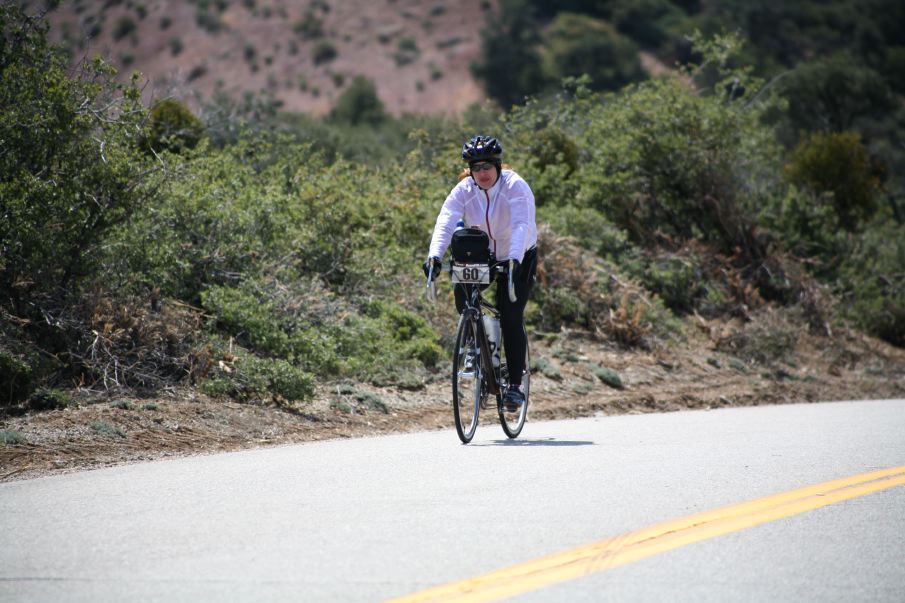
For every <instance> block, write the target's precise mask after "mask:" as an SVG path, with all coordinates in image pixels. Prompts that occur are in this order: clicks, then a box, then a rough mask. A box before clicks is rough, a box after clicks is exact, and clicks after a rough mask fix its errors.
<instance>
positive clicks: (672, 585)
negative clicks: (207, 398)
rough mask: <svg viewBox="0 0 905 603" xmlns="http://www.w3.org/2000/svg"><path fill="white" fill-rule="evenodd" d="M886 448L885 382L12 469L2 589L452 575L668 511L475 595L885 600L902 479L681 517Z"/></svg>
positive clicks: (1, 524)
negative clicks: (840, 392) (787, 397)
mask: <svg viewBox="0 0 905 603" xmlns="http://www.w3.org/2000/svg"><path fill="white" fill-rule="evenodd" d="M529 419H530V417H529ZM903 465H905V401H902V400H897V401H877V402H834V403H825V404H805V405H787V406H766V407H751V408H730V409H722V410H713V411H694V412H678V413H668V414H649V415H632V416H612V417H608V416H601V417H598V418H593V419H585V420H576V421H555V422H530V420H529V423H528V424H527V425H526V426H525V429H524V431H523V433H522V437H521V438H519V439H518V440H515V441H508V440H506V439H505V436H504V435H503V433H502V431H501V429H500V427H499V425H495V424H492V423H488V424H482V425H481V426H480V427H479V428H478V432H477V435H476V436H475V440H474V442H473V443H472V444H469V445H468V446H463V445H461V444H460V443H459V441H458V438H457V437H456V434H455V430H454V428H453V427H452V426H451V425H450V428H449V429H448V430H445V431H438V432H429V433H416V434H406V435H398V436H388V437H378V438H367V439H359V440H348V441H330V442H321V443H312V444H304V445H296V446H285V447H279V448H269V449H260V450H252V451H246V452H239V453H230V454H218V455H212V456H202V457H192V458H183V459H178V460H170V461H160V462H153V463H144V464H137V465H130V466H121V467H115V468H109V469H102V470H97V471H87V472H82V473H76V474H71V475H62V476H55V477H48V478H40V479H33V480H27V481H19V482H10V483H5V484H0V601H126V600H128V601H381V600H385V599H390V598H394V597H406V596H407V595H412V594H413V593H418V592H420V591H423V590H425V589H430V588H431V587H436V586H438V585H443V584H447V583H455V584H456V585H457V586H454V587H453V590H454V591H456V592H461V591H463V590H467V587H468V585H469V584H473V582H468V581H469V580H470V579H473V578H475V577H477V576H481V575H483V574H488V573H492V572H495V571H497V570H502V569H503V568H507V567H510V566H515V567H516V568H519V567H524V564H526V563H528V562H532V560H536V559H538V558H542V557H544V556H551V555H552V556H553V559H554V560H556V559H561V558H565V557H568V555H569V554H570V553H568V551H576V550H578V551H580V550H581V549H580V548H579V547H583V546H586V545H589V544H591V543H595V542H600V541H602V540H604V539H607V538H612V537H616V538H615V540H613V541H611V544H612V542H615V543H616V546H617V548H620V550H621V553H619V554H623V553H625V551H627V550H629V549H630V548H631V547H630V545H631V542H630V540H631V538H632V537H630V536H627V535H629V534H636V535H637V534H643V533H644V532H637V531H638V530H641V529H643V528H648V527H650V526H656V525H658V524H661V523H662V522H667V521H670V520H677V519H678V520H680V523H684V524H687V525H685V527H687V528H688V529H689V531H696V532H695V533H697V534H699V535H698V536H695V538H692V539H690V541H689V542H688V543H687V544H682V543H679V544H676V545H675V546H672V545H671V546H660V545H661V544H662V543H663V542H666V541H667V540H668V539H669V538H673V537H676V534H677V533H678V532H681V530H679V531H676V530H672V529H670V530H665V531H663V533H660V534H659V535H658V536H657V537H655V538H648V540H646V541H645V542H643V543H641V544H638V545H637V546H642V545H643V546H647V547H650V546H653V545H656V546H660V548H662V549H663V550H659V549H657V550H653V549H651V550H652V551H653V552H651V553H650V554H645V555H641V556H640V557H638V558H637V559H629V558H628V557H625V559H628V560H627V561H625V562H622V563H620V564H616V563H612V564H610V565H612V567H610V566H608V565H607V563H597V564H596V565H593V564H588V565H587V571H582V572H581V574H582V575H581V576H578V577H575V576H573V577H568V578H563V579H556V580H546V579H544V580H541V581H540V583H539V584H537V585H534V586H531V587H530V588H528V589H527V592H522V593H517V590H518V589H517V588H516V587H517V586H519V585H520V586H521V587H524V586H525V585H526V584H529V580H528V579H527V578H526V577H525V576H524V575H520V576H519V577H516V578H513V577H512V576H510V577H509V580H510V581H509V582H508V583H506V582H505V580H506V578H505V577H502V578H496V577H494V575H493V574H492V575H491V577H489V578H488V579H487V581H488V582H492V583H493V584H491V586H492V587H494V588H496V589H497V590H496V591H495V592H496V594H495V595H493V596H491V597H490V598H484V599H482V600H497V598H499V597H505V596H509V595H514V597H513V600H517V601H633V600H638V601H651V600H669V601H727V600H732V601H802V600H805V601H853V600H858V601H895V602H901V601H903V600H905V485H889V484H888V483H887V482H883V481H880V482H878V481H876V480H874V481H872V482H870V483H869V484H868V487H871V484H877V483H880V484H881V486H880V487H879V489H878V490H877V491H875V492H872V493H863V494H862V493H859V492H855V493H854V494H851V492H854V490H852V489H851V488H846V489H845V492H849V494H844V496H848V497H849V498H847V499H845V500H840V501H839V502H832V501H833V500H834V499H832V498H830V497H828V495H827V494H826V493H825V492H824V490H827V488H823V487H821V488H820V489H819V490H820V491H819V492H818V493H817V494H813V493H812V495H810V496H809V498H807V499H804V502H801V503H796V504H798V505H799V507H796V509H797V510H796V511H795V512H794V513H790V514H789V515H787V516H781V517H775V518H770V517H767V518H766V519H763V521H762V522H760V523H759V524H758V525H753V524H754V523H757V522H749V523H752V527H748V526H746V525H742V526H741V527H737V526H735V524H732V523H727V522H726V521H723V520H719V521H713V522H711V523H708V522H703V521H702V520H693V521H687V520H684V519H682V518H686V517H688V516H689V515H693V514H704V515H703V516H702V517H709V518H710V519H713V518H712V517H711V516H710V515H708V514H709V513H710V512H711V511H712V510H713V509H717V508H721V507H727V506H732V505H737V504H739V503H744V502H746V501H752V500H757V499H761V498H763V497H769V496H771V495H775V494H778V493H784V492H793V491H794V492H801V491H802V490H801V489H802V488H805V487H807V486H811V485H814V484H819V483H822V482H827V481H829V480H839V479H842V478H849V477H850V476H856V475H860V474H864V473H867V472H872V471H878V470H884V469H890V468H893V469H892V471H891V472H887V473H893V474H895V473H896V471H897V470H896V469H895V468H899V469H898V472H899V473H898V475H899V478H901V477H902V476H903V475H905V468H903V467H902V466H903ZM893 477H894V478H895V475H893ZM899 478H897V479H899ZM866 479H867V478H865V479H859V480H858V481H859V482H863V481H865V480H866ZM871 479H873V478H871ZM884 479H889V478H884ZM899 481H900V482H901V481H902V479H899ZM792 496H793V495H789V497H792ZM794 496H798V495H794ZM787 498H788V497H787ZM769 500H773V499H772V498H771V499H769ZM814 501H817V502H814ZM830 502H831V503H832V504H827V503H830ZM772 505H773V503H770V505H767V504H766V503H755V504H754V505H749V506H746V507H744V508H745V509H748V507H751V508H754V509H762V508H767V507H770V508H773V507H772ZM749 511H750V509H749V510H748V511H745V513H746V514H745V515H743V516H742V519H743V520H747V518H750V517H753V516H754V515H753V514H751V513H750V512H749ZM758 512H760V511H758ZM758 517H760V516H758ZM708 521H709V520H708ZM758 521H759V520H758ZM702 523H703V524H706V525H705V526H704V527H705V528H706V526H709V525H711V524H713V525H717V524H719V525H721V526H723V527H722V528H721V529H722V532H719V533H716V532H715V533H714V534H710V533H709V532H701V529H703V528H702V526H701V525H698V524H702ZM685 527H683V529H685ZM563 551H566V553H563ZM611 554H612V555H615V553H611ZM597 555H598V558H599V556H600V555H599V554H597ZM611 559H616V557H615V556H614V557H611ZM545 580H546V581H545ZM463 581H464V582H463ZM404 600H416V598H414V597H410V598H408V599H404ZM463 600H467V599H463Z"/></svg>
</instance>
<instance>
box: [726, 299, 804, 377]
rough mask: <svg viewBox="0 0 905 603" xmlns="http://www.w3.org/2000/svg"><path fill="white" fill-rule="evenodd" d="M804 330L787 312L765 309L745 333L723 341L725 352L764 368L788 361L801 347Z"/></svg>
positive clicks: (747, 326) (748, 326)
mask: <svg viewBox="0 0 905 603" xmlns="http://www.w3.org/2000/svg"><path fill="white" fill-rule="evenodd" d="M799 335H800V329H799V327H798V326H797V325H796V324H795V322H794V321H793V320H791V319H790V317H789V316H787V315H786V313H785V312H783V311H781V310H776V309H772V308H765V309H764V310H762V311H760V312H758V313H757V314H755V315H754V317H753V318H752V320H751V322H750V323H748V324H747V325H746V326H745V328H744V330H742V331H739V332H737V333H735V334H733V335H732V336H730V337H728V338H727V339H725V340H722V341H720V342H719V345H718V347H719V348H720V349H721V350H725V351H727V352H731V353H732V354H733V355H735V356H737V357H739V358H741V359H743V360H747V361H749V362H757V363H760V364H763V365H770V364H774V363H776V362H788V361H790V360H791V359H792V355H793V354H794V352H795V348H796V346H797V345H798V337H799Z"/></svg>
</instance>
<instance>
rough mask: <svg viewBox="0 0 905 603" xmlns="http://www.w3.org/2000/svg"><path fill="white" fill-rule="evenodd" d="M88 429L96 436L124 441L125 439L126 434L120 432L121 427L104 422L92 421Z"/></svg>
mask: <svg viewBox="0 0 905 603" xmlns="http://www.w3.org/2000/svg"><path fill="white" fill-rule="evenodd" d="M89 427H90V428H91V430H92V431H94V432H95V433H96V434H98V435H102V436H104V437H107V438H120V439H124V438H125V437H126V432H125V431H123V430H122V428H121V427H118V426H116V425H111V424H110V423H107V422H106V421H92V422H91V423H90V424H89Z"/></svg>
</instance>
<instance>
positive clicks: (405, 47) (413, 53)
mask: <svg viewBox="0 0 905 603" xmlns="http://www.w3.org/2000/svg"><path fill="white" fill-rule="evenodd" d="M420 55H421V51H420V50H419V49H418V43H417V42H416V41H415V38H412V37H404V38H400V39H399V42H398V46H397V48H396V52H395V53H393V60H395V61H396V66H397V67H402V66H403V65H408V64H409V63H414V62H415V61H417V60H418V57H419V56H420Z"/></svg>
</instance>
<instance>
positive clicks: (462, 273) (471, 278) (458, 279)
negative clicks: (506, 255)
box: [452, 264, 490, 285]
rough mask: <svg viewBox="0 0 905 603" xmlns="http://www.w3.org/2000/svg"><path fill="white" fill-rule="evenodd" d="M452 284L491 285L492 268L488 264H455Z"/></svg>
mask: <svg viewBox="0 0 905 603" xmlns="http://www.w3.org/2000/svg"><path fill="white" fill-rule="evenodd" d="M452 282H454V283H461V284H469V285H487V284H490V266H488V265H487V264H453V267H452Z"/></svg>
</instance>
